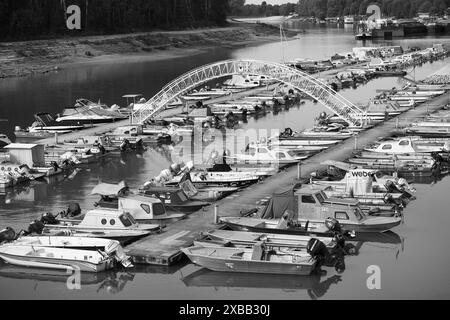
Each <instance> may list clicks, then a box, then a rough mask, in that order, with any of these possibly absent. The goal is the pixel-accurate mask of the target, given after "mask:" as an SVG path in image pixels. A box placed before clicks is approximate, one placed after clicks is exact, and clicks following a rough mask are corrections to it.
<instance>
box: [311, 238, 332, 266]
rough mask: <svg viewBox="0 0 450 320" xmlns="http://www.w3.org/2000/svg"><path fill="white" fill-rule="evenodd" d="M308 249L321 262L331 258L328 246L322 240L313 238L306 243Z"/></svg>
mask: <svg viewBox="0 0 450 320" xmlns="http://www.w3.org/2000/svg"><path fill="white" fill-rule="evenodd" d="M306 251H307V252H308V253H309V254H310V255H311V257H313V258H314V259H317V260H318V261H320V262H324V261H326V260H329V259H330V253H329V252H328V249H327V246H326V245H324V244H323V242H322V241H320V240H318V239H316V238H311V239H309V241H308V244H307V245H306Z"/></svg>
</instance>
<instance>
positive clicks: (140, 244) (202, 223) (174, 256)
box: [126, 94, 448, 265]
mask: <svg viewBox="0 0 450 320" xmlns="http://www.w3.org/2000/svg"><path fill="white" fill-rule="evenodd" d="M447 102H448V94H444V95H442V96H439V97H436V98H434V99H432V100H430V101H429V102H428V103H424V104H422V105H419V106H417V107H416V108H414V109H410V110H409V111H407V112H405V113H403V114H401V115H399V116H397V117H395V118H392V119H390V120H388V121H385V122H382V123H380V124H378V125H377V126H375V127H372V128H370V129H367V130H365V131H363V132H361V133H360V134H359V135H358V136H356V137H355V138H349V139H347V140H345V141H342V142H341V143H339V144H337V145H335V146H333V147H331V148H329V149H326V150H324V151H322V152H320V153H318V154H316V155H314V156H312V157H311V158H309V159H307V160H305V161H303V162H302V163H301V166H300V178H305V179H308V178H309V175H310V174H311V173H312V172H313V171H316V170H317V169H319V168H320V166H321V165H320V164H321V163H322V162H323V161H325V160H328V159H333V160H337V161H344V160H346V159H347V158H349V157H351V155H352V153H353V152H354V151H355V146H356V147H357V148H361V147H363V146H364V145H366V144H368V143H372V142H374V141H375V140H377V139H380V138H384V137H388V136H390V135H391V133H392V132H393V131H394V130H395V129H396V127H397V124H398V122H399V121H398V118H405V119H408V120H412V119H418V118H422V117H424V116H426V115H427V114H428V113H430V112H434V111H437V110H439V109H441V108H442V107H443V106H444V105H445V104H446V103H447ZM298 173H299V172H298V167H290V168H288V169H285V170H284V171H282V172H280V173H278V174H276V175H274V176H272V177H269V178H267V179H265V180H263V181H261V182H259V183H256V184H254V185H252V186H250V187H248V188H246V189H243V190H241V191H239V192H237V193H235V194H233V195H231V196H229V197H226V198H224V199H222V200H220V201H217V202H216V203H215V204H212V205H210V206H208V207H206V208H203V209H202V210H199V211H197V212H195V213H193V214H190V215H189V216H188V217H187V218H186V219H183V220H180V221H177V222H175V223H173V224H170V225H168V226H167V227H166V228H165V229H164V230H163V231H162V232H161V233H160V234H156V235H151V236H149V237H146V238H144V239H141V240H139V241H137V242H135V243H133V244H131V245H129V246H127V247H126V251H127V253H128V254H129V255H130V256H132V258H133V261H134V262H135V263H142V264H158V265H172V264H174V263H175V262H177V261H178V260H179V259H180V258H181V257H182V253H181V251H180V249H181V248H184V247H188V246H190V245H192V243H193V240H194V239H195V238H196V237H199V236H200V235H201V233H202V232H205V231H208V230H212V229H218V228H221V227H222V226H221V225H220V224H215V223H214V219H215V216H216V213H218V215H219V216H238V215H239V214H240V211H241V210H249V209H252V208H255V207H256V206H257V205H258V203H259V202H260V201H261V200H262V199H268V198H270V197H271V196H272V194H273V193H274V192H275V191H277V190H284V189H287V188H289V187H291V186H292V185H293V184H295V183H298V182H299V180H298V178H299V177H298ZM216 206H217V208H216ZM216 210H217V211H216ZM215 211H216V213H215Z"/></svg>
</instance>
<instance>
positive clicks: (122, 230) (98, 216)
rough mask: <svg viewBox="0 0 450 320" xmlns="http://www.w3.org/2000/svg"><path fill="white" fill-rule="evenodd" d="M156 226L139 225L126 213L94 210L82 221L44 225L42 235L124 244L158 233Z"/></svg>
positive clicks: (59, 221)
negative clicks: (106, 240)
mask: <svg viewBox="0 0 450 320" xmlns="http://www.w3.org/2000/svg"><path fill="white" fill-rule="evenodd" d="M159 230H160V226H159V225H156V224H145V225H144V224H139V223H137V222H136V220H135V219H134V218H133V216H131V214H129V213H128V212H124V211H122V210H114V209H105V208H101V209H94V210H90V211H88V212H86V213H85V214H84V216H83V219H82V220H79V219H61V220H56V223H54V224H50V223H47V224H45V227H44V229H43V230H42V233H43V234H53V235H54V234H60V233H67V234H70V235H73V236H80V237H94V238H107V239H114V240H119V241H120V242H123V243H126V242H130V241H133V240H136V239H138V238H141V237H144V236H146V235H149V234H151V233H154V232H158V231H159Z"/></svg>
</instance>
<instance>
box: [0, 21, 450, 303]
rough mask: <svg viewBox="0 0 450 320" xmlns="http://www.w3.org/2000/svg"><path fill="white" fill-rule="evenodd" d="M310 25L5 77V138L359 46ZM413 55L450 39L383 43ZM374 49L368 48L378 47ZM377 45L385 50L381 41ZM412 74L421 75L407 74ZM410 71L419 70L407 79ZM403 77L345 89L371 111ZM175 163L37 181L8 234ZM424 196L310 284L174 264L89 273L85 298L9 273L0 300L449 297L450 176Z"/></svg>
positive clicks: (8, 208)
mask: <svg viewBox="0 0 450 320" xmlns="http://www.w3.org/2000/svg"><path fill="white" fill-rule="evenodd" d="M289 27H290V28H299V29H306V33H305V34H303V35H302V36H301V37H300V38H299V39H295V40H291V41H288V42H285V43H284V44H283V45H281V44H280V43H268V44H262V45H257V46H248V47H243V48H239V49H223V48H220V49H219V48H218V49H216V50H211V51H208V52H206V53H202V54H198V55H195V56H192V57H189V58H176V59H170V60H167V61H157V62H151V61H147V62H146V61H144V62H142V61H140V62H127V63H103V64H99V65H95V66H94V65H85V66H82V67H77V68H71V69H67V70H62V71H60V72H58V73H54V74H46V75H39V76H35V77H29V78H18V79H3V80H1V81H0V106H1V109H0V119H8V122H4V121H2V122H0V132H3V133H6V134H8V135H10V136H12V132H13V130H14V126H15V125H20V126H22V127H25V126H27V125H29V124H30V123H31V122H32V120H33V117H32V116H33V113H36V112H43V111H48V112H51V113H57V112H60V111H61V110H62V109H63V108H64V107H65V106H70V105H72V104H73V103H74V101H75V99H77V98H80V97H84V98H88V99H91V100H94V101H97V100H98V99H101V101H102V102H105V103H107V104H109V105H111V104H113V103H118V104H121V103H122V104H123V103H124V102H123V101H121V99H122V98H121V96H122V95H123V94H126V93H142V94H144V96H146V97H150V96H152V95H153V94H155V93H156V92H157V91H158V90H159V89H160V88H161V87H162V86H163V85H164V84H165V83H167V82H168V81H170V80H172V79H174V78H176V77H177V76H178V75H180V74H182V73H183V72H186V71H188V70H191V69H193V68H195V67H197V66H200V65H203V64H206V63H210V62H214V61H218V60H225V59H237V58H247V59H248V58H251V59H260V60H268V61H283V60H290V59H295V58H316V59H317V58H325V57H328V56H330V55H333V54H335V53H340V52H347V51H350V50H351V48H352V47H355V46H360V45H362V44H361V43H358V42H356V41H355V40H354V38H353V31H352V30H351V29H349V28H333V27H329V28H321V27H305V26H298V25H296V24H295V23H294V24H292V25H290V26H289ZM382 43H383V44H399V45H402V46H403V47H404V48H408V47H413V46H422V47H424V46H431V45H432V44H433V43H447V44H448V43H450V38H445V37H444V38H440V39H436V38H433V37H429V38H420V39H418V38H417V39H416V38H408V39H401V40H393V41H389V42H387V41H383V42H382ZM371 44H372V43H371V42H370V41H368V42H367V43H366V45H371ZM378 44H380V43H376V45H378ZM449 61H450V60H449V59H446V60H444V61H438V62H434V63H427V64H425V65H423V66H421V67H418V68H416V70H415V77H416V78H417V79H423V78H424V77H426V76H427V75H430V74H431V73H433V72H435V71H437V70H439V69H441V68H442V67H444V66H446V65H447V64H448V63H449ZM409 71H411V72H412V70H409ZM412 76H413V74H412V73H411V75H410V77H412ZM401 84H402V81H401V80H400V79H398V78H395V77H393V78H380V79H377V80H374V81H371V82H369V83H368V84H367V85H364V86H360V87H358V88H357V89H346V90H343V91H341V92H340V93H341V94H343V95H344V96H345V97H347V98H348V99H350V100H351V101H353V102H354V103H359V104H365V103H367V102H368V99H369V98H370V97H373V96H374V95H375V93H376V90H377V89H390V88H392V87H394V86H399V85H401ZM321 111H326V110H325V109H324V108H323V107H322V106H320V104H313V103H312V102H309V101H307V102H306V103H305V104H303V105H301V106H300V107H293V108H291V109H289V110H288V111H283V112H281V113H279V114H277V115H273V114H269V115H267V116H265V117H261V118H259V119H252V118H250V119H249V121H248V123H247V124H243V125H242V128H244V129H246V128H257V129H264V128H265V129H283V128H285V127H291V128H295V129H302V128H307V127H311V126H312V125H313V119H314V118H315V117H316V116H317V115H318V113H320V112H321ZM168 165H169V161H168V160H167V159H166V158H165V157H164V156H162V155H161V154H160V153H158V152H156V151H154V150H151V149H149V150H147V151H145V152H143V153H140V154H128V155H125V156H122V157H117V158H113V159H109V160H107V161H103V162H100V163H98V164H93V165H90V166H89V167H85V168H82V169H81V170H80V171H79V172H76V173H74V174H72V175H70V176H64V177H62V176H61V177H56V178H52V179H51V180H49V181H43V182H33V183H32V184H30V185H26V186H23V187H21V188H18V189H16V190H13V191H8V192H6V193H5V194H0V226H2V227H3V226H12V227H13V228H15V229H16V230H17V229H20V228H24V227H26V226H27V224H28V222H30V221H31V220H32V219H34V218H36V217H39V216H40V215H41V214H42V213H44V212H58V211H60V210H63V209H65V208H66V207H67V204H68V203H69V202H78V203H80V205H81V207H82V208H83V209H84V210H86V209H90V208H92V203H93V202H94V201H96V200H97V197H96V196H92V195H90V191H91V190H92V188H93V187H94V186H95V185H96V184H97V183H98V181H120V180H126V181H127V182H128V184H129V185H130V186H138V185H140V184H142V183H143V182H144V181H146V179H148V178H149V177H152V176H153V175H155V174H157V173H159V172H160V171H161V170H162V169H165V168H167V166H168ZM415 187H416V188H417V198H418V199H417V200H416V201H413V202H411V203H410V204H409V205H408V207H407V209H406V210H405V222H404V223H403V224H402V225H400V226H399V227H397V228H395V229H394V230H393V231H394V232H395V237H393V240H392V241H390V243H374V242H373V243H359V244H358V248H359V250H358V254H357V255H355V256H349V257H346V259H345V263H346V269H345V271H344V272H343V273H337V272H336V271H335V270H334V269H330V268H325V271H326V274H323V275H321V276H319V275H317V276H311V277H290V276H276V277H274V276H261V275H239V274H223V273H215V272H209V271H206V270H204V269H201V268H198V267H196V266H194V265H192V264H185V265H181V266H175V267H171V268H161V267H149V266H139V267H137V268H136V269H134V270H131V271H129V272H124V271H118V272H110V273H102V274H99V275H83V276H82V286H81V289H80V290H69V289H68V288H67V286H66V279H67V276H65V275H49V274H44V273H43V272H34V271H32V270H27V269H21V268H15V267H12V266H8V265H0V298H5V299H9V298H31V299H32V298H43V297H46V298H50V299H52V298H82V299H92V298H98V299H112V298H120V299H187V298H189V299H317V298H326V299H359V298H367V299H402V298H450V288H449V287H448V283H450V282H449V280H450V275H449V273H448V272H447V270H446V266H447V265H448V263H449V262H450V253H449V251H448V249H447V244H448V242H449V241H450V233H449V232H448V230H447V226H450V215H449V212H448V208H449V207H450V199H449V198H448V197H447V196H446V195H447V192H448V190H449V187H450V178H448V177H443V178H442V179H441V180H440V181H437V182H436V183H420V184H416V185H415ZM371 265H376V266H379V268H380V270H381V289H380V290H369V289H368V288H367V285H366V281H367V278H368V277H369V274H368V273H367V268H368V267H369V266H371Z"/></svg>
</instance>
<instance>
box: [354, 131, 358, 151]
mask: <svg viewBox="0 0 450 320" xmlns="http://www.w3.org/2000/svg"><path fill="white" fill-rule="evenodd" d="M354 149H355V150H356V149H358V136H357V135H356V134H355V148H354Z"/></svg>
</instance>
